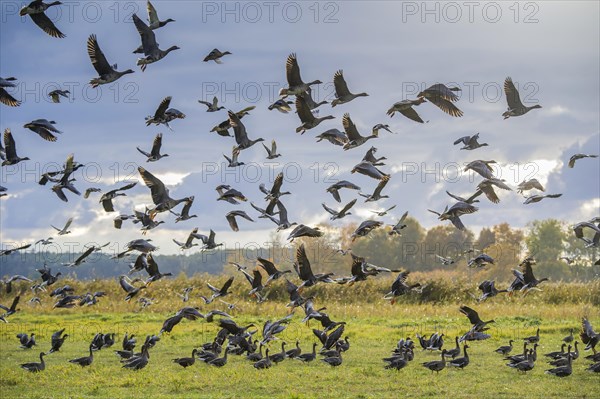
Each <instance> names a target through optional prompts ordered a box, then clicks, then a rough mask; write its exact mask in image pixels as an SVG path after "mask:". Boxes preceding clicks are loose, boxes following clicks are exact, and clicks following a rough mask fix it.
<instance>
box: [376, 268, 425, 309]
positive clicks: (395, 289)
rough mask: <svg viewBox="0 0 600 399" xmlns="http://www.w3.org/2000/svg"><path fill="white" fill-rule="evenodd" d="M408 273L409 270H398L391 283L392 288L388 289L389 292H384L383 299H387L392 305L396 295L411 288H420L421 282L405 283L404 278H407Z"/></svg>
mask: <svg viewBox="0 0 600 399" xmlns="http://www.w3.org/2000/svg"><path fill="white" fill-rule="evenodd" d="M409 274H410V271H408V270H405V271H401V272H399V273H398V276H396V279H395V280H394V282H393V283H392V289H391V290H390V292H388V293H387V294H385V296H384V297H383V299H386V300H389V301H390V304H392V305H393V304H394V303H396V297H398V296H401V295H404V294H407V293H409V292H410V291H411V290H415V289H417V288H420V287H421V284H419V283H415V284H411V285H408V284H407V283H406V279H407V278H408V275H409Z"/></svg>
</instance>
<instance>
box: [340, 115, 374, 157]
mask: <svg viewBox="0 0 600 399" xmlns="http://www.w3.org/2000/svg"><path fill="white" fill-rule="evenodd" d="M342 125H343V126H344V132H345V133H346V137H347V138H348V142H347V143H346V144H344V146H343V147H342V148H343V149H344V150H349V149H351V148H356V147H359V146H361V145H363V144H364V143H366V142H367V141H368V140H370V139H376V138H377V137H379V136H378V134H377V132H372V133H371V135H369V136H361V135H360V133H359V132H358V129H356V125H355V124H354V122H352V119H350V114H348V113H345V114H344V116H343V118H342Z"/></svg>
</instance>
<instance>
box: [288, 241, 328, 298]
mask: <svg viewBox="0 0 600 399" xmlns="http://www.w3.org/2000/svg"><path fill="white" fill-rule="evenodd" d="M294 270H295V271H296V273H297V274H298V277H299V278H300V280H302V284H300V286H299V287H298V288H302V287H312V286H313V285H316V284H317V283H319V282H324V283H331V282H332V281H333V280H331V278H330V276H332V275H333V273H318V274H314V273H313V271H312V268H311V266H310V261H309V260H308V256H306V249H305V248H304V244H301V245H300V246H299V247H298V248H297V249H296V262H294Z"/></svg>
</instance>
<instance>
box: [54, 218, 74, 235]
mask: <svg viewBox="0 0 600 399" xmlns="http://www.w3.org/2000/svg"><path fill="white" fill-rule="evenodd" d="M71 223H73V218H69V219H68V220H67V223H65V227H63V228H62V229H59V228H58V227H54V226H52V225H50V227H52V228H53V229H54V230H56V231H58V235H59V236H64V235H66V234H69V233H70V231H69V227H70V226H71Z"/></svg>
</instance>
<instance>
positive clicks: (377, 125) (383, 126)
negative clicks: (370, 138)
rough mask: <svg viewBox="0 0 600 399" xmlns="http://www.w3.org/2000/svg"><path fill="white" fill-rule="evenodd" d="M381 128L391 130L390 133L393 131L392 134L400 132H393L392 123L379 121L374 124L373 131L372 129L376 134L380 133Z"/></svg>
mask: <svg viewBox="0 0 600 399" xmlns="http://www.w3.org/2000/svg"><path fill="white" fill-rule="evenodd" d="M380 130H385V131H386V132H389V133H392V134H398V133H394V132H392V130H391V129H390V125H385V124H383V123H378V124H376V125H374V126H373V127H372V128H371V131H372V132H373V133H374V134H379V131H380Z"/></svg>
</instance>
